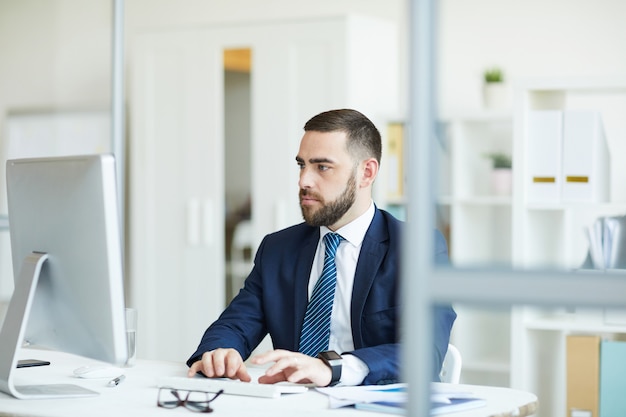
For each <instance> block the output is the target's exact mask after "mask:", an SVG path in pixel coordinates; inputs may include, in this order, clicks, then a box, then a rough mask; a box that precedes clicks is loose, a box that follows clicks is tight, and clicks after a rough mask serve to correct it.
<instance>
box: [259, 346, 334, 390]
mask: <svg viewBox="0 0 626 417" xmlns="http://www.w3.org/2000/svg"><path fill="white" fill-rule="evenodd" d="M250 361H251V362H252V363H253V364H255V365H264V364H266V363H269V362H275V363H274V365H272V366H270V367H269V368H268V369H267V370H266V371H265V375H263V376H261V377H259V382H260V383H261V384H274V383H276V382H281V381H289V382H295V383H313V384H315V385H317V386H318V387H325V386H327V385H328V384H330V380H331V379H332V372H331V370H330V368H329V367H328V366H327V365H326V364H325V363H324V362H322V360H321V359H317V358H312V357H310V356H308V355H304V354H302V353H298V352H291V351H289V350H281V349H277V350H270V351H268V352H265V353H262V354H260V355H256V356H254V357H253V358H252V359H250Z"/></svg>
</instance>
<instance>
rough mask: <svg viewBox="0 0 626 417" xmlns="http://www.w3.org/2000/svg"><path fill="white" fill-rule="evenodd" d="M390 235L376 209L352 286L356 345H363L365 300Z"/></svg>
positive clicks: (353, 329) (364, 240)
mask: <svg viewBox="0 0 626 417" xmlns="http://www.w3.org/2000/svg"><path fill="white" fill-rule="evenodd" d="M388 240H389V235H388V232H387V228H386V227H385V222H384V220H383V217H382V215H381V214H380V211H379V210H378V209H376V213H375V214H374V219H373V220H372V224H371V225H370V227H369V229H368V230H367V233H365V238H364V239H363V244H362V246H361V253H360V254H359V261H358V263H357V266H356V271H355V273H354V286H353V288H352V305H351V307H350V319H351V320H352V338H353V340H354V347H355V348H357V349H358V348H359V347H360V346H362V345H363V340H362V337H361V334H362V332H361V317H362V315H363V310H364V308H365V300H366V299H367V295H368V294H369V291H370V288H371V287H372V283H373V282H374V279H375V278H376V275H377V274H378V269H379V268H380V264H381V263H382V261H383V259H384V257H385V254H386V253H387V248H388V243H387V241H388Z"/></svg>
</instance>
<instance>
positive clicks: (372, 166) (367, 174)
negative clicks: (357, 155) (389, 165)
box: [360, 158, 378, 187]
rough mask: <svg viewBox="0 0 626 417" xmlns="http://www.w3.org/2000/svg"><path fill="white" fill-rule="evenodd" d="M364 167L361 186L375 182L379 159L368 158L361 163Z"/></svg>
mask: <svg viewBox="0 0 626 417" xmlns="http://www.w3.org/2000/svg"><path fill="white" fill-rule="evenodd" d="M361 164H362V165H361V166H362V167H363V171H362V175H361V182H360V186H361V187H368V186H370V185H372V184H373V183H374V180H375V179H376V176H377V175H378V161H377V160H376V158H369V159H366V160H365V161H363V162H362V163H361Z"/></svg>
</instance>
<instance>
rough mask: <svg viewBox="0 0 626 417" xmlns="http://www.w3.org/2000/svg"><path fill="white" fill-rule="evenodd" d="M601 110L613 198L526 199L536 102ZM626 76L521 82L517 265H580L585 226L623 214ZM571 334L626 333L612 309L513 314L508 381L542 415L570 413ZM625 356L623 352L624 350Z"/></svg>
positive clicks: (585, 246)
mask: <svg viewBox="0 0 626 417" xmlns="http://www.w3.org/2000/svg"><path fill="white" fill-rule="evenodd" d="M576 109H585V110H595V111H600V112H601V114H602V119H603V123H604V127H605V132H606V138H607V142H608V146H609V152H610V155H611V162H612V164H611V171H610V172H611V193H610V201H608V202H605V203H601V204H594V203H567V204H561V203H558V202H557V203H546V204H529V203H527V195H526V190H525V183H524V182H525V177H526V175H527V172H528V160H529V156H528V155H527V154H526V139H525V137H526V129H527V125H526V116H527V114H528V112H529V111H531V110H576ZM625 111H626V78H615V79H607V78H604V79H596V78H593V79H586V78H584V79H579V78H576V79H539V80H527V81H524V82H521V83H519V85H518V86H517V89H516V98H515V114H514V148H513V155H514V158H513V166H514V167H516V169H515V174H514V184H513V187H514V190H515V191H514V194H513V202H512V206H513V213H512V216H513V222H512V265H513V266H514V267H515V268H522V269H529V270H530V269H534V268H541V269H545V268H554V269H557V270H573V269H576V268H579V267H580V266H581V265H582V264H583V261H584V259H585V256H586V253H587V251H588V243H587V240H586V237H585V235H584V233H583V230H584V228H585V227H586V226H588V225H590V224H592V223H593V222H594V221H595V219H597V218H598V217H601V216H609V215H623V214H626V188H624V187H623V186H622V184H624V180H625V178H626V166H625V164H623V163H620V160H619V158H620V155H625V154H626V153H625V152H626V121H625V120H624V117H623V114H624V112H625ZM568 334H598V335H601V336H603V337H609V338H616V337H617V338H620V337H622V338H623V337H626V318H625V319H624V322H623V323H619V320H618V321H617V322H615V321H611V322H609V320H608V316H607V311H605V310H604V309H602V308H598V309H577V308H558V307H554V308H537V307H516V308H514V309H513V312H512V316H511V335H512V339H511V385H512V387H514V388H519V389H524V390H528V391H531V392H534V393H535V394H537V396H538V398H539V402H540V404H541V407H540V409H539V413H538V414H537V415H538V416H565V415H566V406H565V401H566V398H565V397H566V395H565V393H566V366H565V363H566V362H565V359H566V358H565V342H566V336H567V335H568ZM625 360H626V358H625Z"/></svg>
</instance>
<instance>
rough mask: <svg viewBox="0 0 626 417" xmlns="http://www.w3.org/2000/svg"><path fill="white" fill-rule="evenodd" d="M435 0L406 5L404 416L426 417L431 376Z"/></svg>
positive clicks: (428, 406)
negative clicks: (406, 135) (406, 389)
mask: <svg viewBox="0 0 626 417" xmlns="http://www.w3.org/2000/svg"><path fill="white" fill-rule="evenodd" d="M433 1H434V0H412V1H410V2H409V7H410V10H409V33H410V39H409V44H410V54H409V55H410V64H409V68H410V73H409V84H410V90H409V126H408V127H409V128H408V133H409V134H408V153H407V155H406V158H408V163H407V164H406V165H405V166H407V167H408V169H409V172H408V178H409V180H408V181H407V194H408V216H407V217H408V222H407V230H406V231H407V233H406V236H405V254H404V256H403V267H404V268H403V280H402V282H403V289H404V291H403V294H405V295H404V297H405V298H404V300H403V302H404V314H403V317H404V320H403V330H404V332H403V334H404V337H405V340H404V343H403V358H402V359H403V361H404V362H403V363H405V364H406V365H407V366H406V367H405V369H406V375H405V376H404V377H403V378H404V380H406V381H407V382H408V386H409V388H408V393H409V403H408V413H407V415H409V416H428V415H429V409H430V379H431V375H432V367H433V366H434V364H433V363H432V349H433V347H432V346H433V343H432V340H433V335H432V327H433V326H432V317H431V316H432V311H431V298H430V285H429V282H428V280H429V278H430V273H431V272H432V269H433V260H434V255H433V253H434V252H433V241H432V240H433V231H432V230H433V227H434V222H433V221H432V216H431V214H432V213H433V209H432V201H433V200H432V196H431V191H432V190H431V185H430V181H429V179H430V177H431V176H432V172H434V171H433V170H432V169H431V163H432V160H431V158H430V155H431V152H430V142H431V141H432V140H433V134H434V129H433V127H434V109H433V105H434V100H433V96H434V95H433V92H434V80H435V79H434V76H433V67H434V59H433V56H434V54H433V46H434V42H433V32H434V30H433V24H434V11H433Z"/></svg>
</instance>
